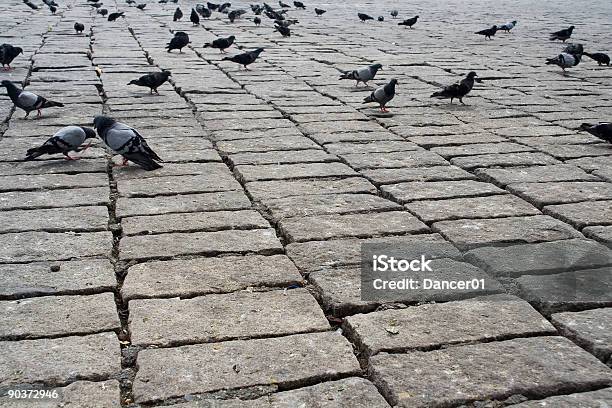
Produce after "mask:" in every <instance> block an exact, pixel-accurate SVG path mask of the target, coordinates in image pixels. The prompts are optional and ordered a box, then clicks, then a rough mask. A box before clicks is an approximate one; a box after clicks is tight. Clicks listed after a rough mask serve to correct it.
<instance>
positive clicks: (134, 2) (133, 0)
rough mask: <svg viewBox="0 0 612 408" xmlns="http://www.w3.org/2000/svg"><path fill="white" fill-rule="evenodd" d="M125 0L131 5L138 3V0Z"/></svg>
mask: <svg viewBox="0 0 612 408" xmlns="http://www.w3.org/2000/svg"><path fill="white" fill-rule="evenodd" d="M166 1H167V0H164V2H166ZM125 2H126V3H127V4H129V5H130V6H131V5H132V4H136V1H135V0H125ZM159 3H161V0H160V1H159Z"/></svg>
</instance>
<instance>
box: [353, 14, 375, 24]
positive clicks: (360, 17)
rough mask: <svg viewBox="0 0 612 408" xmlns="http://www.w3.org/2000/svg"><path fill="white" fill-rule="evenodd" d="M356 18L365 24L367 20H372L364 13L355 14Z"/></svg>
mask: <svg viewBox="0 0 612 408" xmlns="http://www.w3.org/2000/svg"><path fill="white" fill-rule="evenodd" d="M357 17H359V20H361V22H362V23H364V22H366V21H367V20H374V17H372V16H369V15H367V14H365V13H357Z"/></svg>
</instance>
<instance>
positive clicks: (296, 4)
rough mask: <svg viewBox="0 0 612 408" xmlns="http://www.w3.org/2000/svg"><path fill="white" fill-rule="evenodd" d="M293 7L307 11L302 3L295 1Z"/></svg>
mask: <svg viewBox="0 0 612 408" xmlns="http://www.w3.org/2000/svg"><path fill="white" fill-rule="evenodd" d="M293 5H294V6H295V8H299V9H302V10H306V6H305V5H304V3H302V2H301V1H294V2H293Z"/></svg>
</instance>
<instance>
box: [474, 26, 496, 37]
mask: <svg viewBox="0 0 612 408" xmlns="http://www.w3.org/2000/svg"><path fill="white" fill-rule="evenodd" d="M496 32H497V26H496V25H494V26H491V28H487V29H486V30H480V31H476V32H475V33H474V34H479V35H484V38H485V40H486V39H487V38H488V39H489V40H492V38H491V37H494V36H495V33H496Z"/></svg>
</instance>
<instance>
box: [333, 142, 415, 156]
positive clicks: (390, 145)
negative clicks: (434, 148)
mask: <svg viewBox="0 0 612 408" xmlns="http://www.w3.org/2000/svg"><path fill="white" fill-rule="evenodd" d="M325 149H326V150H327V151H329V152H330V153H333V154H339V155H345V154H349V153H353V154H354V153H382V152H404V151H409V150H422V149H421V148H420V147H419V146H418V145H416V144H414V143H410V142H405V141H403V142H400V141H395V140H378V141H372V142H368V143H348V142H343V143H330V144H327V145H325Z"/></svg>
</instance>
